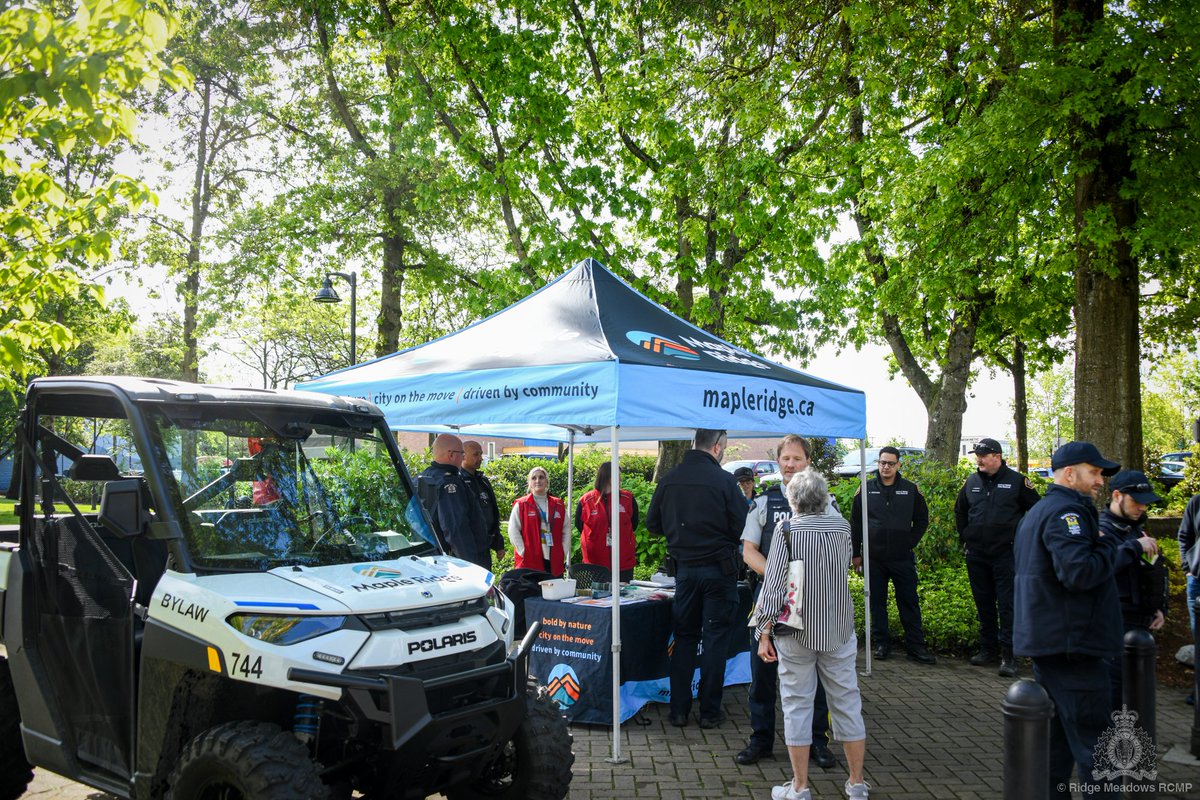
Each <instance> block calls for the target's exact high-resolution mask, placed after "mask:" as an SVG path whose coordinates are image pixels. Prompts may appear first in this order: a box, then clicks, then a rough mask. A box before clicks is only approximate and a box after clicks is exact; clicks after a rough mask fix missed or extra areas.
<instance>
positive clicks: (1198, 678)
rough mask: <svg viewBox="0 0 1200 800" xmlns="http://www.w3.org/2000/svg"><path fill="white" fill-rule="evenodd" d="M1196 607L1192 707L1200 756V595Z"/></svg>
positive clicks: (1195, 743)
mask: <svg viewBox="0 0 1200 800" xmlns="http://www.w3.org/2000/svg"><path fill="white" fill-rule="evenodd" d="M1194 608H1195V611H1196V616H1195V620H1196V621H1195V624H1194V625H1193V626H1192V642H1193V644H1194V647H1193V649H1192V674H1193V685H1192V691H1193V692H1194V694H1193V695H1192V697H1194V698H1195V699H1196V705H1194V706H1193V707H1192V755H1193V756H1195V757H1196V758H1200V597H1197V598H1196V604H1195V606H1194Z"/></svg>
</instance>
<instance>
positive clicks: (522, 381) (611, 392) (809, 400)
mask: <svg viewBox="0 0 1200 800" xmlns="http://www.w3.org/2000/svg"><path fill="white" fill-rule="evenodd" d="M296 388H298V389H306V390H310V391H318V392H325V393H328V394H338V395H348V396H352V397H361V398H364V399H366V400H369V401H371V402H373V403H375V404H376V405H378V406H379V407H380V409H381V410H382V411H383V412H384V414H385V415H386V417H387V421H388V424H389V425H390V426H391V427H392V429H394V430H417V431H454V432H458V433H472V434H475V435H480V436H483V435H486V436H511V437H514V438H527V439H550V440H554V441H570V442H572V443H574V442H584V441H609V442H611V443H612V448H613V452H612V462H611V463H612V469H613V482H614V483H615V484H616V485H618V486H619V485H620V461H619V442H620V440H622V439H624V440H626V441H629V440H652V439H690V438H691V437H692V434H693V431H694V429H695V428H711V429H718V430H726V431H728V434H729V436H730V437H739V438H741V437H755V436H761V437H766V436H779V435H781V434H783V433H796V434H800V435H802V436H829V437H841V438H851V439H859V440H861V439H863V438H865V437H866V429H867V423H866V413H867V412H866V409H867V403H866V395H865V394H863V392H862V391H860V390H858V389H851V388H848V387H846V386H841V385H839V384H836V383H831V382H829V381H824V380H821V379H819V378H815V377H813V376H811V375H808V374H806V373H803V372H800V371H798V370H794V369H790V368H788V367H785V366H782V365H780V364H776V363H774V362H771V361H767V360H766V359H764V358H761V357H760V356H757V355H755V354H754V353H751V352H749V351H747V350H743V349H741V348H740V347H735V346H733V345H731V344H729V343H728V342H726V341H723V340H721V339H718V338H717V337H715V336H713V335H712V334H710V333H707V332H706V331H703V330H701V329H700V328H697V327H696V326H695V325H692V324H691V323H688V322H686V321H684V320H682V319H680V318H679V317H677V316H675V315H674V314H672V313H671V312H669V311H667V310H666V309H665V308H663V307H662V306H660V305H658V304H657V303H654V302H652V301H651V300H649V299H647V298H646V297H645V296H643V295H641V294H639V293H638V292H637V291H635V290H634V289H633V288H632V287H630V286H629V285H628V284H626V283H625V282H623V281H622V280H620V279H619V278H617V277H616V276H615V275H613V274H612V273H611V272H609V271H608V270H607V269H605V267H604V266H603V265H602V264H600V263H599V262H597V261H595V260H593V259H587V260H584V261H582V262H580V263H579V264H577V265H575V266H574V267H573V268H571V269H570V270H568V271H567V272H566V273H565V274H564V275H562V276H561V277H559V278H558V279H557V280H555V281H554V282H552V283H550V284H547V285H546V286H545V287H543V288H542V289H540V290H538V291H537V292H535V293H534V294H532V295H530V296H529V297H527V298H525V299H524V300H521V301H520V302H518V303H515V304H513V305H511V306H509V307H508V308H506V309H504V310H503V311H498V312H497V313H495V314H493V315H492V316H490V317H488V318H486V319H484V320H481V321H480V322H477V323H475V324H474V325H471V326H470V327H468V328H465V329H463V330H461V331H457V332H455V333H452V334H449V335H447V336H443V337H442V338H440V339H437V340H435V341H432V342H429V343H428V344H423V345H420V346H418V347H413V348H410V349H408V350H402V351H400V352H398V353H394V354H392V355H390V356H384V357H383V358H378V359H375V360H374V361H369V362H366V363H364V364H360V365H358V366H354V367H350V368H348V369H344V370H341V371H339V372H333V373H330V374H328V375H324V376H322V377H320V378H317V379H315V380H312V381H308V382H307V383H302V384H300V385H299V386H297V387H296ZM860 449H861V442H860ZM569 474H570V467H568V475H569ZM861 479H862V480H863V482H864V483H865V480H866V474H865V472H863V473H862V475H861ZM569 491H570V489H568V492H569ZM611 497H612V499H613V504H614V505H613V508H612V512H611V514H612V517H611V518H614V519H615V518H616V517H617V515H618V513H619V512H618V510H617V507H616V502H617V497H618V494H617V493H616V492H614V493H612V495H611ZM567 506H568V509H569V508H571V503H570V497H569V496H568V504H567ZM863 524H864V528H865V526H866V514H865V508H864V515H863ZM569 529H570V526H568V530H569ZM613 545H614V546H613V548H612V574H614V575H615V574H617V573H618V572H619V564H620V546H619V543H618V541H617V540H614V542H613ZM865 568H866V570H867V573H866V574H865V576H864V580H868V579H869V574H870V573H869V570H870V566H869V558H868V563H867V565H865ZM868 585H869V583H868ZM868 591H869V590H868ZM620 608H621V606H620V604H619V603H614V604H613V607H612V615H613V623H612V625H613V631H612V637H613V662H612V663H613V678H612V692H613V740H612V741H613V757H612V760H613V761H614V762H619V761H621V760H622V759H621V757H620V736H619V728H620V719H619V711H620V682H621V677H620V659H619V658H618V657H617V654H618V653H619V652H620V647H621V627H620ZM870 626H871V622H870V617H869V615H868V618H867V653H868V655H867V659H868V660H867V669H868V673H869V671H870V637H871V627H870Z"/></svg>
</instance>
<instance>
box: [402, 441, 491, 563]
mask: <svg viewBox="0 0 1200 800" xmlns="http://www.w3.org/2000/svg"><path fill="white" fill-rule="evenodd" d="M462 460H463V443H462V440H461V439H459V438H458V437H457V436H454V435H452V434H449V433H443V434H441V435H439V436H438V437H437V438H436V439H434V440H433V463H432V464H430V465H429V466H428V467H426V468H425V470H424V471H423V472H422V473H421V474H420V475H419V476H417V495H418V497H420V498H421V505H423V506H424V507H425V511H426V513H428V514H429V520H430V522H432V523H433V530H434V532H435V533H436V534H437V537H438V540H439V541H440V542H441V544H442V548H443V549H444V550H446V551H447V552H448V553H450V554H451V555H453V556H455V557H456V558H461V559H463V560H464V561H470V562H471V563H473V564H478V565H479V566H481V567H483V568H484V569H487V570H491V568H492V553H491V551H490V550H489V549H488V534H487V531H486V529H485V528H484V520H483V512H482V510H481V509H480V507H479V501H478V500H477V499H476V497H475V495H474V494H472V493H471V490H470V489H468V488H467V484H466V483H465V482H464V481H463V478H462V470H461V469H460V467H461V466H462Z"/></svg>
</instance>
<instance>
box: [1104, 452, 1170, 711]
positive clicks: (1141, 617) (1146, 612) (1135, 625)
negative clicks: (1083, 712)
mask: <svg viewBox="0 0 1200 800" xmlns="http://www.w3.org/2000/svg"><path fill="white" fill-rule="evenodd" d="M1108 487H1109V489H1111V490H1112V495H1111V497H1110V498H1109V502H1108V506H1107V507H1106V508H1103V509H1101V510H1100V530H1101V531H1102V532H1103V533H1104V535H1105V536H1112V537H1113V538H1115V539H1116V540H1117V541H1118V542H1120V547H1118V548H1117V560H1116V563H1115V564H1114V567H1113V568H1114V574H1115V577H1116V579H1117V596H1118V597H1119V598H1120V600H1121V617H1122V619H1123V622H1124V631H1125V633H1129V631H1131V630H1135V629H1136V630H1143V631H1157V630H1159V629H1160V628H1162V626H1163V623H1164V622H1165V621H1166V613H1167V600H1168V597H1169V595H1170V576H1169V575H1168V573H1167V564H1166V562H1165V561H1164V560H1163V559H1162V558H1159V557H1158V542H1156V541H1155V540H1154V537H1153V536H1151V535H1150V534H1148V533H1146V530H1145V527H1144V526H1145V524H1146V509H1147V508H1149V507H1150V505H1151V504H1153V503H1158V502H1160V501H1161V500H1162V498H1161V497H1159V496H1158V494H1157V493H1156V492H1155V491H1154V487H1152V486H1151V485H1150V481H1149V479H1147V478H1146V473H1144V472H1141V471H1139V470H1136V469H1125V470H1121V471H1120V472H1118V473H1117V474H1116V475H1114V476H1113V477H1112V480H1111V481H1109V483H1108ZM1121 661H1122V659H1120V658H1114V659H1113V660H1112V663H1111V665H1110V666H1111V667H1112V689H1113V699H1112V704H1113V708H1120V707H1121V695H1122V691H1121V685H1122V683H1123V675H1122V674H1121V668H1122V664H1121Z"/></svg>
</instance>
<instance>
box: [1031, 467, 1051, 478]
mask: <svg viewBox="0 0 1200 800" xmlns="http://www.w3.org/2000/svg"><path fill="white" fill-rule="evenodd" d="M1029 474H1030V475H1037V476H1038V477H1039V478H1045V479H1046V480H1048V481H1052V480H1054V470H1052V469H1050V468H1049V467H1030V468H1029Z"/></svg>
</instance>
